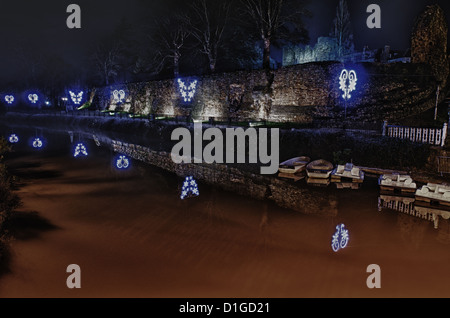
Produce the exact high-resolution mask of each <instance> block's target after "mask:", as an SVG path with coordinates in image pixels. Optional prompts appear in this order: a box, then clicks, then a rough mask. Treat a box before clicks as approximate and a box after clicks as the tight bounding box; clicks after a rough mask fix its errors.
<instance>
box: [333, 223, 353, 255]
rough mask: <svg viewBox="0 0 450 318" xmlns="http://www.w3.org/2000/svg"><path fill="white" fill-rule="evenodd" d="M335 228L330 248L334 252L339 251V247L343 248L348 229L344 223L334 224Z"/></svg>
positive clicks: (345, 244)
mask: <svg viewBox="0 0 450 318" xmlns="http://www.w3.org/2000/svg"><path fill="white" fill-rule="evenodd" d="M336 230H337V231H336V233H334V235H333V239H332V241H331V248H332V249H333V251H335V252H337V251H339V250H340V249H341V248H345V247H346V246H347V243H348V240H349V235H348V230H346V229H345V225H344V224H340V225H338V226H336Z"/></svg>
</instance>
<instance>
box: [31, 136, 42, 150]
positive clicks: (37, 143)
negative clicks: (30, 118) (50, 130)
mask: <svg viewBox="0 0 450 318" xmlns="http://www.w3.org/2000/svg"><path fill="white" fill-rule="evenodd" d="M43 145H44V144H43V143H42V140H41V139H39V138H36V139H34V141H33V148H42V146H43Z"/></svg>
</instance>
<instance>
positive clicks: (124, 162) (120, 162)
mask: <svg viewBox="0 0 450 318" xmlns="http://www.w3.org/2000/svg"><path fill="white" fill-rule="evenodd" d="M129 166H130V161H129V160H128V158H127V157H126V156H119V159H117V161H116V167H117V169H127V168H128V167H129Z"/></svg>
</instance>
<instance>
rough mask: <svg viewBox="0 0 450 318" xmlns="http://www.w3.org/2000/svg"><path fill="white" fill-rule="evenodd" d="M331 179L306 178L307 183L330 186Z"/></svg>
mask: <svg viewBox="0 0 450 318" xmlns="http://www.w3.org/2000/svg"><path fill="white" fill-rule="evenodd" d="M330 183H331V181H330V179H326V178H310V177H308V178H307V179H306V184H308V185H310V186H314V187H328V186H329V185H330Z"/></svg>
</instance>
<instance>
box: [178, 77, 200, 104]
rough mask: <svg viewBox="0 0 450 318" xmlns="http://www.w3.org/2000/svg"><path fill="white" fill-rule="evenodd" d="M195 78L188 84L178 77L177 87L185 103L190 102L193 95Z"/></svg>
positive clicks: (195, 84) (195, 87)
mask: <svg viewBox="0 0 450 318" xmlns="http://www.w3.org/2000/svg"><path fill="white" fill-rule="evenodd" d="M197 83H198V82H197V80H194V81H193V82H192V83H190V84H189V86H187V85H186V83H185V82H183V80H182V79H180V78H179V79H178V87H179V88H180V94H181V97H182V98H183V100H184V102H185V103H190V102H191V101H192V99H193V98H194V96H195V92H196V90H197Z"/></svg>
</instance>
